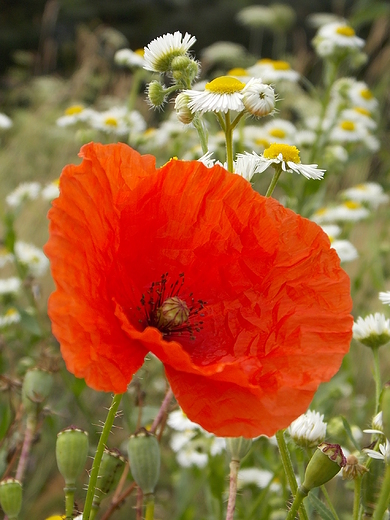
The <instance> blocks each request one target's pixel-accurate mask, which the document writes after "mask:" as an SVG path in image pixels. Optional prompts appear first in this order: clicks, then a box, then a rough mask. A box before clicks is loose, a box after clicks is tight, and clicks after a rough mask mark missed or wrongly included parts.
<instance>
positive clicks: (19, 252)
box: [15, 241, 49, 277]
mask: <svg viewBox="0 0 390 520" xmlns="http://www.w3.org/2000/svg"><path fill="white" fill-rule="evenodd" d="M15 256H16V258H17V260H18V261H19V262H20V263H21V264H23V265H25V266H26V267H27V269H28V272H29V274H31V275H32V276H34V277H35V276H42V275H43V274H44V273H45V272H46V270H47V268H48V267H49V260H48V258H47V257H46V256H45V254H44V253H43V251H42V249H39V248H38V247H35V246H34V245H32V244H27V243H26V242H21V241H18V242H16V244H15Z"/></svg>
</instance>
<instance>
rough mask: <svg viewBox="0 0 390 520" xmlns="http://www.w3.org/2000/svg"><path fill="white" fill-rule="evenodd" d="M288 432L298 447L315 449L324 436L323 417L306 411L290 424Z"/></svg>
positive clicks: (324, 425)
mask: <svg viewBox="0 0 390 520" xmlns="http://www.w3.org/2000/svg"><path fill="white" fill-rule="evenodd" d="M288 432H289V434H290V436H291V438H292V439H293V440H294V442H295V443H296V444H297V445H298V446H301V447H305V448H315V447H316V446H318V444H321V442H323V440H324V439H325V436H326V422H324V416H323V415H322V414H320V413H319V412H314V411H312V410H308V411H307V412H306V413H305V414H303V415H301V416H300V417H298V419H295V421H293V422H292V423H291V424H290V426H289V427H288Z"/></svg>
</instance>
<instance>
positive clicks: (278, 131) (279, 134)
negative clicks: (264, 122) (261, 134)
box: [268, 128, 286, 139]
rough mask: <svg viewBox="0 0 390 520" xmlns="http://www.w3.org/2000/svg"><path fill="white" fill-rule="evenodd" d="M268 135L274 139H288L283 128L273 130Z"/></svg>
mask: <svg viewBox="0 0 390 520" xmlns="http://www.w3.org/2000/svg"><path fill="white" fill-rule="evenodd" d="M268 133H269V135H272V137H279V139H283V137H286V132H285V131H284V130H282V129H281V128H272V130H270V131H269V132H268Z"/></svg>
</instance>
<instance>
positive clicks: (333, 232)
mask: <svg viewBox="0 0 390 520" xmlns="http://www.w3.org/2000/svg"><path fill="white" fill-rule="evenodd" d="M321 227H322V231H324V233H326V234H327V235H328V237H329V240H330V241H332V240H334V239H335V238H336V237H338V236H339V235H340V233H341V227H340V226H338V225H337V224H325V225H323V226H321Z"/></svg>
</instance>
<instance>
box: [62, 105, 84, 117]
mask: <svg viewBox="0 0 390 520" xmlns="http://www.w3.org/2000/svg"><path fill="white" fill-rule="evenodd" d="M83 110H84V107H83V105H72V106H71V107H68V108H67V109H66V110H65V115H66V116H74V115H76V114H80V113H81V112H82V111H83Z"/></svg>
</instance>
